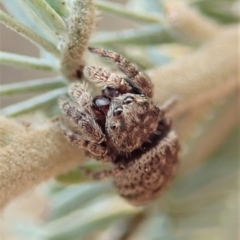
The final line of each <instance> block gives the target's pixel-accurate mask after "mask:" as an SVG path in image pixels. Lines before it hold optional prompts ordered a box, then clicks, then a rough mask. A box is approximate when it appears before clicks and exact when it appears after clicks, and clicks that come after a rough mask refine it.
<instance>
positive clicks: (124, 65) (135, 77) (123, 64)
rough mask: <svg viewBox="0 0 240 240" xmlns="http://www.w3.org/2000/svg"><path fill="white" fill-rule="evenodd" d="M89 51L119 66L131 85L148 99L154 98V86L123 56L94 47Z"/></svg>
mask: <svg viewBox="0 0 240 240" xmlns="http://www.w3.org/2000/svg"><path fill="white" fill-rule="evenodd" d="M88 49H89V51H90V52H92V53H96V54H98V55H100V56H102V57H104V58H107V59H109V60H111V61H113V62H114V63H115V64H116V65H117V66H118V68H119V69H120V70H121V71H122V72H123V73H124V74H126V75H127V77H128V80H129V82H130V84H131V85H133V86H134V87H136V88H137V89H139V90H140V91H142V93H144V94H145V95H147V96H148V97H150V98H151V97H152V95H153V86H152V83H151V80H150V79H149V78H148V76H146V75H145V74H144V73H143V72H141V71H139V69H138V68H137V67H136V66H135V65H134V64H133V63H131V62H130V61H129V60H127V59H126V58H124V57H123V56H122V55H120V54H118V53H115V52H113V51H110V50H104V49H100V48H92V47H90V48H88Z"/></svg>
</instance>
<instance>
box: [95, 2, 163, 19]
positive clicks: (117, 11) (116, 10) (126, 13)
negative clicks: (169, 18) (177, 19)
mask: <svg viewBox="0 0 240 240" xmlns="http://www.w3.org/2000/svg"><path fill="white" fill-rule="evenodd" d="M95 4H96V6H97V7H98V8H99V9H100V10H102V11H105V12H108V13H111V14H114V15H118V16H121V17H125V18H128V19H131V20H135V21H138V22H141V23H163V18H162V16H161V15H159V14H148V13H139V12H133V11H130V10H128V9H127V8H125V7H124V6H123V5H121V4H117V3H112V2H110V1H105V0H96V1H95Z"/></svg>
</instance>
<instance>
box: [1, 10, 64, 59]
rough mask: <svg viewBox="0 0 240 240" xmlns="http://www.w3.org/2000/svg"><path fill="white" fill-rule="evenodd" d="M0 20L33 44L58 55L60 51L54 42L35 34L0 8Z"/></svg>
mask: <svg viewBox="0 0 240 240" xmlns="http://www.w3.org/2000/svg"><path fill="white" fill-rule="evenodd" d="M0 22H2V23H3V24H4V25H5V26H6V27H9V28H10V29H12V30H13V31H15V32H18V33H19V34H20V35H21V36H23V37H24V38H26V39H28V40H29V41H31V42H32V43H33V44H36V43H37V44H38V45H39V46H41V47H42V48H44V49H45V50H47V51H48V52H50V53H52V54H53V55H54V56H56V57H59V56H60V52H59V50H58V49H57V47H56V46H55V45H54V44H52V43H51V42H49V41H48V40H46V39H44V38H43V37H41V36H40V35H38V34H36V33H35V32H33V31H32V30H31V29H30V28H28V27H26V26H24V25H23V24H21V23H20V22H18V21H17V20H15V19H14V18H13V17H11V16H10V15H8V14H6V13H5V12H3V11H2V10H0Z"/></svg>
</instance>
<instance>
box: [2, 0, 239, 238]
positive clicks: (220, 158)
mask: <svg viewBox="0 0 240 240" xmlns="http://www.w3.org/2000/svg"><path fill="white" fill-rule="evenodd" d="M49 1H50V0H49ZM111 2H115V3H119V4H124V5H125V6H126V7H128V9H129V10H131V11H136V12H140V13H143V14H144V13H147V14H151V13H154V14H159V16H161V17H163V19H164V17H165V12H164V2H163V1H160V0H150V1H147V0H139V1H134V0H132V1H126V0H125V1H121V0H114V1H111ZM165 2H166V1H165ZM179 2H182V3H184V4H185V5H186V6H188V7H190V8H194V9H196V10H197V11H198V12H200V13H201V16H203V18H209V19H211V21H214V22H216V23H217V24H219V26H221V27H223V28H228V27H229V28H230V27H232V26H234V25H236V24H238V22H239V15H238V14H239V2H238V1H233V0H201V1H200V0H189V1H179ZM4 3H5V5H4ZM0 6H1V9H2V10H4V11H10V12H11V8H10V7H9V6H7V4H6V1H1V4H0ZM99 12H101V13H99V17H98V22H97V26H96V32H95V33H94V37H96V38H97V36H98V34H101V33H106V32H117V31H119V32H121V31H124V30H126V29H138V28H139V27H141V26H142V24H141V23H138V22H135V21H133V20H131V19H126V18H125V17H121V16H114V14H113V13H111V12H110V13H109V12H107V11H100V10H99ZM144 26H148V25H147V24H145V25H144ZM150 38H151V37H150ZM131 41H134V40H131ZM135 41H136V42H133V43H131V44H128V43H124V42H123V43H109V44H105V45H104V44H102V45H103V46H105V47H108V48H111V49H114V50H116V51H117V50H119V51H120V52H121V51H122V53H123V54H125V55H126V56H127V57H129V58H132V60H133V61H135V62H137V64H138V65H141V67H142V68H143V69H145V70H148V69H151V68H154V67H157V66H159V65H160V64H161V65H163V66H164V65H165V64H168V63H170V62H173V61H176V60H178V59H181V58H183V57H185V56H187V55H188V54H191V53H193V52H194V51H197V49H198V48H199V47H200V44H199V45H192V44H184V43H182V42H181V41H179V40H176V39H174V38H171V40H168V39H167V38H166V39H165V40H161V41H160V42H156V43H152V42H151V41H150V40H149V42H148V43H146V42H145V43H143V44H138V41H139V39H136V40H135ZM0 48H1V51H6V52H11V53H17V54H22V55H28V56H34V57H39V49H38V48H37V47H35V46H34V45H33V44H31V43H30V42H29V41H27V40H26V39H24V38H22V37H21V36H19V35H18V34H17V33H15V32H13V31H11V30H9V29H7V28H6V27H5V26H4V25H3V24H1V25H0ZM127 53H130V54H132V53H133V54H132V55H131V56H128V55H127ZM223 54H224V53H223ZM236 54H237V53H236ZM53 76H54V73H51V72H46V71H37V70H34V69H24V68H22V69H21V68H13V67H11V66H3V65H0V84H1V85H5V84H9V83H16V82H23V81H29V80H32V79H40V78H46V77H48V78H49V77H53ZM238 80H239V79H235V81H238ZM236 86H237V84H236ZM219 87H221V86H219ZM216 88H217V87H216ZM221 89H222V88H221ZM219 91H220V90H219ZM45 92H48V91H47V90H45V91H42V92H41V93H45ZM37 94H39V93H33V92H29V93H24V94H15V95H11V96H9V95H0V108H1V109H4V108H5V107H7V106H9V105H12V104H14V103H17V102H19V101H23V100H26V99H31V98H32V97H34V96H36V95H37ZM199 95H200V93H199ZM237 102H238V89H237V88H236V87H235V88H232V90H231V91H229V92H228V93H226V94H225V95H224V94H223V95H221V94H220V95H219V98H217V97H215V98H214V100H212V101H209V102H208V103H207V105H206V103H204V104H203V106H202V105H199V106H198V109H197V111H196V109H195V110H194V109H191V108H189V109H187V110H186V111H183V112H180V114H178V115H177V114H175V115H176V118H175V119H174V126H175V128H176V129H177V132H178V133H179V135H180V139H181V145H182V155H181V166H180V170H179V172H178V174H177V177H176V178H175V179H174V182H173V184H172V185H171V187H170V188H169V189H168V190H167V191H166V192H165V193H164V194H163V196H162V197H160V199H159V200H157V201H155V202H154V203H152V204H150V205H149V206H147V207H146V208H134V207H132V206H129V205H128V204H127V203H126V202H125V201H124V200H122V199H121V198H120V197H118V196H117V195H116V193H115V192H114V189H113V188H112V187H111V181H103V182H90V181H87V180H86V179H85V180H81V181H79V183H78V184H73V185H66V183H65V182H64V181H65V180H66V182H68V178H70V177H69V176H68V175H67V174H66V175H64V176H60V177H59V178H58V180H59V181H60V182H61V183H59V182H58V181H56V180H54V179H52V180H50V181H48V182H45V183H42V184H41V185H40V186H37V187H36V188H35V189H32V190H30V191H28V192H27V193H25V194H23V195H22V196H21V197H19V198H17V199H15V200H14V201H13V202H11V203H10V204H9V205H8V206H7V207H6V208H5V209H4V210H3V211H2V212H1V218H0V239H1V240H2V239H3V240H25V239H27V240H33V239H34V240H35V239H39V240H40V239H41V240H81V239H84V240H85V239H90V240H91V239H92V240H115V239H116V240H145V239H146V240H168V239H171V240H198V239H199V240H200V239H201V240H202V239H206V240H228V239H233V240H234V239H236V240H237V239H239V236H240V235H239V217H238V216H239V207H238V206H239V205H238V204H239V163H238V161H239V156H240V154H239V127H240V125H239V116H238V110H239V105H238V104H237ZM54 104H55V105H53V106H54V107H55V108H56V103H54ZM51 107H52V106H51ZM43 111H44V110H43V109H39V110H35V111H34V112H30V113H27V114H25V115H21V116H18V118H19V119H27V120H28V121H32V122H34V121H39V120H42V119H45V118H46V116H48V114H49V116H52V113H50V112H49V111H48V112H47V114H42V112H43ZM173 116H174V113H173ZM219 132H222V134H219ZM213 143H216V144H213ZM63 182H64V184H63Z"/></svg>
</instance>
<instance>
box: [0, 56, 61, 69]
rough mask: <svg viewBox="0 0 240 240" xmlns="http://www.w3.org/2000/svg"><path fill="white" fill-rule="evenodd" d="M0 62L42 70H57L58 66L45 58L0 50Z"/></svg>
mask: <svg viewBox="0 0 240 240" xmlns="http://www.w3.org/2000/svg"><path fill="white" fill-rule="evenodd" d="M0 63H1V64H3V65H6V66H12V67H17V68H20V67H25V68H34V69H38V70H44V71H55V72H57V71H58V67H57V66H55V65H54V64H53V63H52V62H49V61H47V60H45V59H41V58H35V57H29V56H24V55H19V54H14V53H9V52H0Z"/></svg>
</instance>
